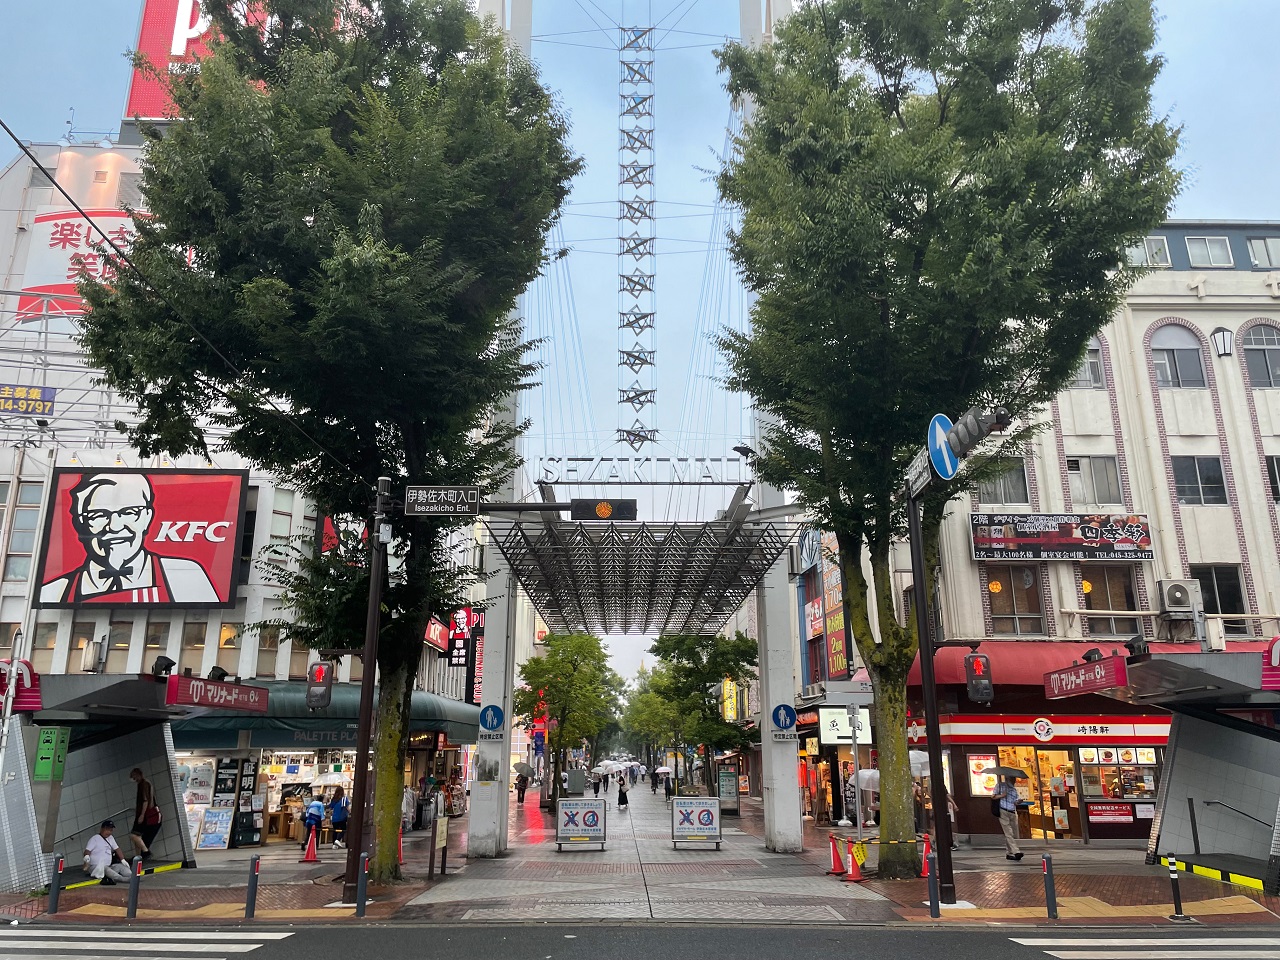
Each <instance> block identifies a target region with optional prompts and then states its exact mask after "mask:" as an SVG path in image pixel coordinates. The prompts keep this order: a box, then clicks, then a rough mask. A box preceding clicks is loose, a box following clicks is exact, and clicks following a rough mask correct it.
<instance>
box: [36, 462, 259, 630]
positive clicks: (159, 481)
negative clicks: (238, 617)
mask: <svg viewBox="0 0 1280 960" xmlns="http://www.w3.org/2000/svg"><path fill="white" fill-rule="evenodd" d="M248 481H249V474H248V472H247V471H244V470H200V471H183V470H137V469H128V468H104V469H98V470H86V469H84V468H76V469H74V470H73V469H68V468H66V467H59V468H57V469H55V470H54V472H53V483H52V489H51V493H50V500H49V508H48V517H47V520H46V522H45V531H44V540H43V551H42V553H41V555H40V566H39V571H38V573H37V575H38V577H39V582H40V592H39V594H38V596H37V598H36V605H37V606H40V607H79V606H87V605H99V606H104V607H204V608H212V607H229V606H233V605H234V604H235V601H236V598H235V575H236V568H237V564H238V563H239V559H240V527H241V522H242V518H243V517H244V505H245V497H246V494H247V492H248Z"/></svg>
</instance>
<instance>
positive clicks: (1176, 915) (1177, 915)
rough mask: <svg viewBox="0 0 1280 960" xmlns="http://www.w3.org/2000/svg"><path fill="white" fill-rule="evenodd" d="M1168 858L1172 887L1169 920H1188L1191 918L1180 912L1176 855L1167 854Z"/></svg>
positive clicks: (1180, 902) (1180, 891) (1180, 894)
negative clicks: (1171, 910) (1171, 907)
mask: <svg viewBox="0 0 1280 960" xmlns="http://www.w3.org/2000/svg"><path fill="white" fill-rule="evenodd" d="M1167 856H1168V858H1169V884H1170V886H1172V887H1173V916H1171V917H1170V918H1169V919H1170V920H1180V921H1184V922H1185V921H1189V920H1191V919H1192V918H1191V917H1189V916H1187V915H1186V914H1185V913H1183V912H1182V889H1181V887H1179V886H1178V857H1177V855H1176V854H1172V853H1170V854H1167Z"/></svg>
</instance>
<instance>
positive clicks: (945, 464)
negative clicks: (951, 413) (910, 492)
mask: <svg viewBox="0 0 1280 960" xmlns="http://www.w3.org/2000/svg"><path fill="white" fill-rule="evenodd" d="M953 426H955V424H953V423H952V422H951V418H950V417H948V416H947V415H946V414H945V413H939V414H936V415H935V416H934V418H933V419H932V420H930V421H929V435H928V436H927V437H925V441H924V442H925V446H927V447H928V448H929V462H930V463H932V464H933V469H934V472H935V473H937V474H938V476H939V477H941V478H942V479H943V480H950V479H951V478H952V477H954V476H955V475H956V474H957V473H959V472H960V458H959V457H957V456H956V455H955V453H954V452H953V451H952V449H951V445H950V444H949V443H947V434H948V433H950V432H951V428H952V427H953Z"/></svg>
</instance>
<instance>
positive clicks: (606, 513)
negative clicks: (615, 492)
mask: <svg viewBox="0 0 1280 960" xmlns="http://www.w3.org/2000/svg"><path fill="white" fill-rule="evenodd" d="M569 508H570V509H569V518H570V519H571V520H635V519H636V516H637V511H636V501H634V500H570V501H569Z"/></svg>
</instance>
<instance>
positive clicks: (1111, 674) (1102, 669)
mask: <svg viewBox="0 0 1280 960" xmlns="http://www.w3.org/2000/svg"><path fill="white" fill-rule="evenodd" d="M1127 664H1128V660H1127V658H1126V657H1124V656H1114V657H1104V658H1103V659H1101V660H1094V661H1093V662H1092V663H1080V664H1076V665H1075V666H1072V667H1064V668H1063V669H1061V670H1050V671H1049V672H1048V673H1046V674H1045V675H1044V695H1045V697H1046V698H1047V699H1049V700H1061V699H1062V698H1064V697H1078V696H1080V695H1081V694H1085V693H1097V692H1099V691H1101V690H1115V689H1117V688H1119V687H1126V686H1128V685H1129V671H1128V666H1127Z"/></svg>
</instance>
